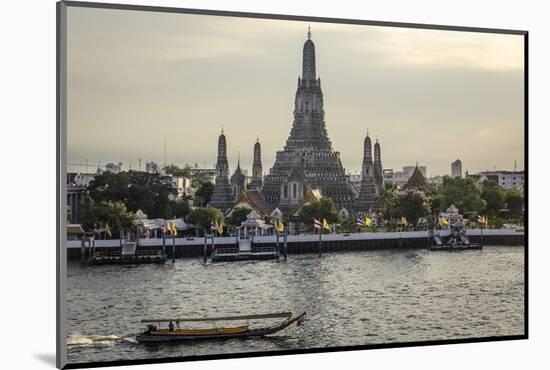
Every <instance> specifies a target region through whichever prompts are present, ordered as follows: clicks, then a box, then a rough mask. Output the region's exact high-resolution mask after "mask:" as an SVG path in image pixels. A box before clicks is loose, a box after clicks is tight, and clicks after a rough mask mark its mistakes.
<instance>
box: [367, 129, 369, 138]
mask: <svg viewBox="0 0 550 370" xmlns="http://www.w3.org/2000/svg"><path fill="white" fill-rule="evenodd" d="M367 137H369V129H368V128H367Z"/></svg>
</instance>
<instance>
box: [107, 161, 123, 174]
mask: <svg viewBox="0 0 550 370" xmlns="http://www.w3.org/2000/svg"><path fill="white" fill-rule="evenodd" d="M120 171H122V163H121V162H118V165H117V164H114V163H107V164H106V165H105V172H112V173H119V172H120Z"/></svg>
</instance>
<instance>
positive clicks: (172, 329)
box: [168, 321, 174, 331]
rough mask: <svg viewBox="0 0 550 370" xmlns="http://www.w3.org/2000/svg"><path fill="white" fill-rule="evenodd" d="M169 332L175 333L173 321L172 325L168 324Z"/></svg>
mask: <svg viewBox="0 0 550 370" xmlns="http://www.w3.org/2000/svg"><path fill="white" fill-rule="evenodd" d="M168 330H170V331H174V324H173V323H172V321H170V323H169V324H168Z"/></svg>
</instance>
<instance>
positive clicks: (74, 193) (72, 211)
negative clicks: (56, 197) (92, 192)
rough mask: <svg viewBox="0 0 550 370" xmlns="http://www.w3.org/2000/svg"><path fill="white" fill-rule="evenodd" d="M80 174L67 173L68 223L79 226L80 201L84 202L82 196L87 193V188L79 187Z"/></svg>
mask: <svg viewBox="0 0 550 370" xmlns="http://www.w3.org/2000/svg"><path fill="white" fill-rule="evenodd" d="M79 175H80V174H79V173H77V172H68V173H67V208H68V209H67V212H68V221H69V222H68V223H70V224H78V223H79V221H78V218H79V211H80V201H81V200H82V194H83V193H84V192H85V191H86V186H87V185H86V186H83V185H79V184H78V182H79Z"/></svg>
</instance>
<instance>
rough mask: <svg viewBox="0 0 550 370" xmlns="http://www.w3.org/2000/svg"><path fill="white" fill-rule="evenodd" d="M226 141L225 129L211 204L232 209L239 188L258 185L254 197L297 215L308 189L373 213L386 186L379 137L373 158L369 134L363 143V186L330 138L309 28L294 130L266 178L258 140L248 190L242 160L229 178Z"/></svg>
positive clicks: (244, 189)
mask: <svg viewBox="0 0 550 370" xmlns="http://www.w3.org/2000/svg"><path fill="white" fill-rule="evenodd" d="M225 145H226V142H225V136H224V135H223V133H222V135H220V140H219V143H218V161H217V166H216V170H217V174H218V176H219V177H221V179H218V178H216V184H215V186H214V195H213V197H212V200H211V202H210V204H209V205H210V206H212V207H216V208H220V209H221V210H222V211H227V210H228V209H229V208H231V207H232V206H233V205H235V204H236V203H237V200H239V199H241V200H242V199H244V198H246V197H244V198H243V197H240V194H239V193H242V192H245V193H246V192H247V191H249V189H253V190H254V194H255V197H257V194H258V192H259V193H260V194H261V196H262V197H263V198H264V200H265V203H266V204H267V205H269V207H270V208H271V209H272V210H274V209H278V210H279V211H280V212H282V214H283V215H284V216H289V215H291V214H293V213H294V212H296V210H297V208H299V207H300V206H301V205H303V203H304V197H305V196H306V194H308V192H309V190H314V191H316V192H318V193H320V194H321V196H322V197H328V198H331V199H332V200H333V201H334V202H335V204H336V207H337V208H338V210H340V211H342V210H345V211H346V212H370V211H376V210H377V209H378V200H377V191H378V190H379V189H380V187H381V186H382V163H381V158H380V145H379V144H378V142H377V143H376V145H375V148H374V154H375V156H374V157H375V158H374V163H373V161H372V152H371V144H370V138H369V136H368V133H367V137H366V138H365V143H364V148H363V154H364V156H363V168H362V172H361V174H362V181H361V186H360V188H356V187H354V186H353V185H352V184H351V182H350V181H349V178H348V176H347V175H346V173H345V169H344V167H343V166H342V162H341V160H340V153H339V152H337V151H334V150H333V148H332V143H331V141H330V139H329V137H328V133H327V129H326V125H325V111H324V108H323V91H322V90H321V79H320V78H318V77H317V75H316V70H315V44H314V43H313V41H312V40H311V31H310V30H308V36H307V40H306V41H305V43H304V48H303V60H302V76H301V77H298V86H297V90H296V96H295V99H294V121H293V124H292V129H291V131H290V135H289V137H288V138H287V141H286V145H285V146H284V147H283V149H282V150H280V151H278V152H277V153H276V158H275V163H274V164H273V167H271V169H270V170H269V173H268V174H267V175H266V176H265V177H263V174H262V172H261V171H262V165H261V157H260V156H261V154H260V153H261V151H260V143H259V141H257V142H256V144H255V145H254V165H253V169H252V179H251V181H250V184H249V185H248V189H247V184H246V183H245V182H244V181H243V175H242V172H241V169H240V164H239V165H238V166H237V169H236V171H235V174H234V175H233V176H232V177H231V183H230V182H229V181H228V167H227V166H228V165H227V157H226V147H225ZM241 203H242V202H241ZM239 204H240V203H239ZM252 208H253V207H252Z"/></svg>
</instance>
